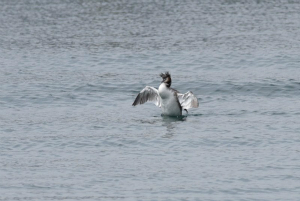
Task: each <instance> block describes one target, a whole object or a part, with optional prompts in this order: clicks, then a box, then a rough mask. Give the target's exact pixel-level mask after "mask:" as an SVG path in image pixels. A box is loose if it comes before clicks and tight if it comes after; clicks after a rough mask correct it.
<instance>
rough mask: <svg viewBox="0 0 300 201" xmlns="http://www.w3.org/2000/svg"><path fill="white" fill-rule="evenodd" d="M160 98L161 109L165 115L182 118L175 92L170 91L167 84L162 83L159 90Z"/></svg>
mask: <svg viewBox="0 0 300 201" xmlns="http://www.w3.org/2000/svg"><path fill="white" fill-rule="evenodd" d="M158 93H159V96H160V97H161V108H162V111H163V114H164V115H169V116H180V115H181V107H180V105H179V102H178V99H177V96H176V95H175V94H174V91H172V90H170V89H169V88H168V87H167V86H166V84H165V83H162V84H161V85H160V86H159V88H158Z"/></svg>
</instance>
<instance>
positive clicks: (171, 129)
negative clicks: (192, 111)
mask: <svg viewBox="0 0 300 201" xmlns="http://www.w3.org/2000/svg"><path fill="white" fill-rule="evenodd" d="M161 116H162V126H165V127H166V128H167V131H166V133H165V134H164V135H163V136H162V137H163V138H172V137H173V135H174V133H175V131H176V129H175V128H176V126H177V124H178V123H180V122H182V121H185V120H186V116H177V117H170V116H164V115H161Z"/></svg>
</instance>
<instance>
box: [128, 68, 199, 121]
mask: <svg viewBox="0 0 300 201" xmlns="http://www.w3.org/2000/svg"><path fill="white" fill-rule="evenodd" d="M160 76H161V77H162V78H163V81H162V83H161V84H160V86H159V88H158V90H157V89H156V88H154V87H150V86H146V87H145V88H144V89H143V90H142V91H141V92H140V93H139V94H138V95H137V97H136V99H135V101H134V102H133V104H132V105H133V106H136V105H139V104H144V103H145V102H147V101H152V102H154V104H155V105H156V106H158V107H160V108H161V109H162V114H163V115H168V116H180V115H182V110H188V109H190V108H197V107H198V106H199V102H198V99H197V97H196V96H195V95H194V94H193V93H192V92H191V91H188V92H187V93H185V94H181V93H179V92H178V91H177V90H175V89H172V88H170V86H171V82H172V81H171V75H170V74H169V73H168V72H166V73H165V74H164V73H161V74H160Z"/></svg>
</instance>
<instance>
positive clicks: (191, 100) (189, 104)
mask: <svg viewBox="0 0 300 201" xmlns="http://www.w3.org/2000/svg"><path fill="white" fill-rule="evenodd" d="M177 97H178V100H179V103H180V105H181V107H182V109H186V110H187V109H190V108H197V107H198V106H199V102H198V99H197V97H196V96H195V95H194V94H193V92H191V91H188V92H186V93H185V94H181V93H177Z"/></svg>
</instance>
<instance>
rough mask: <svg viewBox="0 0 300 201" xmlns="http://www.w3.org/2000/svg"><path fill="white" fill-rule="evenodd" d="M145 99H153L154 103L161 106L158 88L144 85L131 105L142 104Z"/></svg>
mask: <svg viewBox="0 0 300 201" xmlns="http://www.w3.org/2000/svg"><path fill="white" fill-rule="evenodd" d="M147 101H153V102H154V104H155V105H156V106H158V107H160V106H161V100H160V96H159V94H158V90H157V89H155V88H154V87H149V86H146V87H145V88H144V89H143V90H142V91H141V92H140V93H139V94H138V95H137V97H136V98H135V101H134V102H133V104H132V105H133V106H136V105H139V104H144V103H146V102H147Z"/></svg>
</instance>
